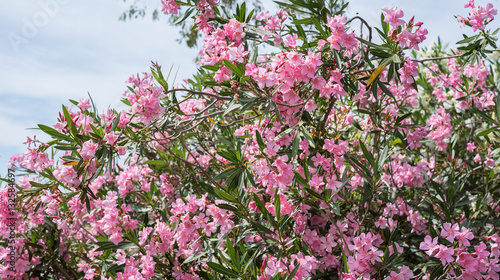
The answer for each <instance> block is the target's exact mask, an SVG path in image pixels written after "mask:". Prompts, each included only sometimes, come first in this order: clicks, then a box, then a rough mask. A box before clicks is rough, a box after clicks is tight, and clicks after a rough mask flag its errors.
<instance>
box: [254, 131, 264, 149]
mask: <svg viewBox="0 0 500 280" xmlns="http://www.w3.org/2000/svg"><path fill="white" fill-rule="evenodd" d="M255 132H256V134H255V138H256V139H257V144H259V149H260V150H261V151H262V150H264V149H265V148H266V145H265V144H264V140H262V136H261V135H260V132H259V131H258V130H256V131H255Z"/></svg>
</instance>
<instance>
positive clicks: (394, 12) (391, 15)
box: [382, 6, 405, 29]
mask: <svg viewBox="0 0 500 280" xmlns="http://www.w3.org/2000/svg"><path fill="white" fill-rule="evenodd" d="M382 11H384V12H385V18H384V22H387V23H389V24H390V25H391V26H392V28H394V29H396V28H397V27H398V26H400V25H403V24H404V23H405V21H404V20H402V19H400V18H402V17H403V16H404V13H403V11H402V10H401V9H398V8H397V7H396V6H394V7H392V8H391V9H389V8H387V6H385V7H384V8H382Z"/></svg>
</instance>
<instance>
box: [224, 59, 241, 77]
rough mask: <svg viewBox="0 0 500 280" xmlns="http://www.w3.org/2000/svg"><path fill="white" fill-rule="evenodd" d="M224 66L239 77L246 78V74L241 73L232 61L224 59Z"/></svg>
mask: <svg viewBox="0 0 500 280" xmlns="http://www.w3.org/2000/svg"><path fill="white" fill-rule="evenodd" d="M224 65H226V67H227V68H228V69H229V70H231V72H233V73H234V74H235V75H236V76H238V77H243V76H245V73H244V72H243V71H241V69H240V68H238V67H237V66H236V65H234V64H233V63H231V62H230V61H228V60H225V59H224Z"/></svg>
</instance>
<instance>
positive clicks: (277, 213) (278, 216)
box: [274, 189, 281, 221]
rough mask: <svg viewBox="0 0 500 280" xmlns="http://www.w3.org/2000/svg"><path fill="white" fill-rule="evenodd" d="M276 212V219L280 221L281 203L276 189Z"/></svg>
mask: <svg viewBox="0 0 500 280" xmlns="http://www.w3.org/2000/svg"><path fill="white" fill-rule="evenodd" d="M274 212H275V214H276V219H277V220H278V221H279V220H280V217H281V201H280V195H279V194H278V189H276V194H275V195H274Z"/></svg>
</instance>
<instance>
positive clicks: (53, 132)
mask: <svg viewBox="0 0 500 280" xmlns="http://www.w3.org/2000/svg"><path fill="white" fill-rule="evenodd" d="M38 127H39V128H40V129H41V130H42V131H43V132H45V133H47V134H48V135H50V136H52V137H53V138H56V139H60V140H65V141H68V142H74V141H73V138H71V137H70V136H68V135H65V134H62V133H60V132H59V131H57V130H55V129H54V128H52V127H49V126H46V125H43V124H39V125H38Z"/></svg>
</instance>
